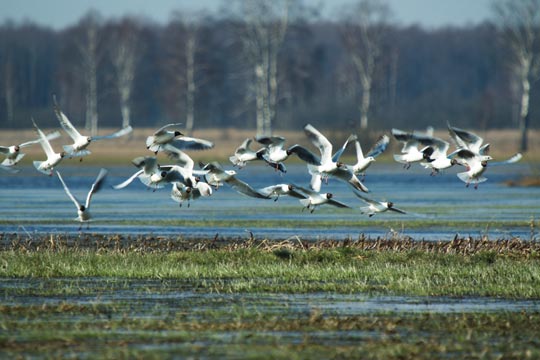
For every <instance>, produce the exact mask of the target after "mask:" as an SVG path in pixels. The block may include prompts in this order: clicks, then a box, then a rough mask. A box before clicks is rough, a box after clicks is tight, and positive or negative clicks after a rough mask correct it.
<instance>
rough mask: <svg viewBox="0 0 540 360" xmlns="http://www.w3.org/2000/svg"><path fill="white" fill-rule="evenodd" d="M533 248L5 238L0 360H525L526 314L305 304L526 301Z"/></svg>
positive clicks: (538, 275) (538, 327)
mask: <svg viewBox="0 0 540 360" xmlns="http://www.w3.org/2000/svg"><path fill="white" fill-rule="evenodd" d="M539 250H540V244H539V243H537V242H526V241H521V240H518V239H514V240H501V241H496V240H494V241H488V240H486V239H485V238H484V239H472V238H457V237H456V238H455V239H454V240H452V241H446V242H424V241H413V240H411V239H407V238H396V239H374V240H371V239H366V238H362V239H358V240H346V241H330V240H328V241H319V242H308V241H302V240H301V239H300V238H296V237H295V238H291V239H287V240H284V241H268V240H257V239H255V238H249V239H236V240H234V239H233V240H231V239H228V240H224V239H220V238H218V237H216V238H213V239H200V240H185V239H182V238H169V237H123V236H120V235H117V236H105V235H95V234H94V235H91V234H84V235H80V236H69V235H66V236H62V235H49V236H44V237H40V238H33V239H29V238H26V237H24V238H22V237H18V236H15V235H13V236H7V235H5V234H4V235H3V236H2V238H1V241H0V278H2V280H3V281H1V282H0V284H1V285H0V287H1V288H2V293H3V300H4V301H3V303H2V304H1V305H0V329H1V331H0V357H2V358H17V357H22V358H27V357H31V358H64V357H73V358H156V359H157V358H159V359H162V358H171V357H176V358H182V357H198V358H200V357H203V358H216V359H217V358H220V359H221V358H231V357H232V358H240V357H241V358H248V359H249V358H253V359H258V358H261V357H264V358H276V359H297V358H298V359H305V358H358V357H362V358H373V359H398V358H399V359H408V358H411V359H412V358H414V359H432V358H441V357H450V358H464V357H467V358H520V359H521V358H537V357H540V351H539V350H538V349H540V340H539V337H538V334H539V333H540V313H538V312H537V311H525V310H523V311H513V312H506V311H496V312H489V311H487V312H482V311H480V312H461V313H430V312H392V311H371V312H369V313H361V314H357V313H352V312H351V313H348V312H346V311H345V312H343V313H341V312H339V311H336V310H328V309H327V310H325V308H324V307H321V308H319V307H317V304H324V302H329V303H331V302H332V301H333V300H332V294H337V293H347V294H351V295H352V296H356V295H358V299H357V301H359V302H361V301H363V300H362V299H363V298H364V299H365V298H366V297H369V296H372V295H392V294H395V295H399V294H402V295H405V296H424V295H429V296H451V297H462V296H473V297H478V296H479V297H482V296H490V297H498V298H506V299H508V300H507V301H512V299H538V298H540V266H539V265H540V252H539ZM19 283H21V284H24V286H19V285H18V284H19ZM301 293H302V294H305V296H306V299H311V297H312V296H315V297H314V298H313V300H308V301H309V303H312V304H313V305H311V306H310V305H308V306H309V308H308V309H307V310H306V309H305V308H303V307H295V304H296V300H294V299H295V298H294V297H295V296H297V295H298V294H301ZM186 294H187V295H186ZM286 294H290V295H286ZM295 294H296V295H295ZM317 294H319V296H320V295H321V294H327V295H328V296H324V295H323V296H322V297H319V298H318V299H320V300H316V299H317V297H316V296H317ZM351 295H347V296H351ZM287 296H290V298H289V300H285V299H286V297H287ZM353 299H356V297H354V298H353ZM418 299H423V298H422V297H420V298H418ZM419 301H421V300H419ZM309 303H308V304H309ZM51 329H54V331H51Z"/></svg>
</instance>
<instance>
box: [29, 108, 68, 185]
mask: <svg viewBox="0 0 540 360" xmlns="http://www.w3.org/2000/svg"><path fill="white" fill-rule="evenodd" d="M32 124H34V129H35V130H36V132H37V133H38V135H39V143H40V145H41V147H42V148H43V151H44V152H45V154H46V155H47V160H44V161H34V162H33V164H34V167H35V168H36V169H37V170H38V171H39V172H42V173H43V174H45V175H49V176H52V171H53V169H54V167H55V166H56V165H58V164H59V163H60V161H62V159H63V158H64V156H65V152H63V151H62V152H60V153H56V152H54V150H53V148H52V146H51V143H50V142H49V140H48V139H47V136H45V134H44V133H43V131H41V129H40V128H38V126H37V125H36V122H35V121H34V119H32Z"/></svg>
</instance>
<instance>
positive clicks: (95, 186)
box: [85, 169, 108, 209]
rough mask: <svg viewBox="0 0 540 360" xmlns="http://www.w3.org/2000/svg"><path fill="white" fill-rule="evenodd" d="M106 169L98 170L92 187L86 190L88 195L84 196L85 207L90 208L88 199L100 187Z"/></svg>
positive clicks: (90, 198) (89, 199)
mask: <svg viewBox="0 0 540 360" xmlns="http://www.w3.org/2000/svg"><path fill="white" fill-rule="evenodd" d="M107 173H108V171H107V170H106V169H101V170H99V174H98V176H97V178H96V180H95V181H94V183H93V184H92V187H91V188H90V191H89V192H88V195H87V196H86V205H85V207H86V208H87V209H88V208H90V201H91V200H92V195H94V194H95V193H97V192H98V191H99V190H100V189H101V188H102V187H103V182H104V180H105V177H106V176H107Z"/></svg>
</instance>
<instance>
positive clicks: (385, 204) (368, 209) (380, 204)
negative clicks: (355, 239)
mask: <svg viewBox="0 0 540 360" xmlns="http://www.w3.org/2000/svg"><path fill="white" fill-rule="evenodd" d="M354 194H355V195H356V196H358V198H360V199H361V200H362V201H363V202H365V203H366V204H367V206H364V207H361V208H360V212H362V214H367V215H369V217H372V216H373V215H375V214H379V213H382V212H385V211H393V212H397V213H400V214H405V211H403V210H400V209H398V208H396V207H395V206H394V203H393V202H391V201H376V200H372V199H370V198H367V197H365V196H363V195H361V194H359V193H357V192H356V191H354Z"/></svg>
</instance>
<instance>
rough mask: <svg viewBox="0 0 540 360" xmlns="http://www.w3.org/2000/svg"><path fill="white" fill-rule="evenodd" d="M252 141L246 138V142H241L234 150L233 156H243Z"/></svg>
mask: <svg viewBox="0 0 540 360" xmlns="http://www.w3.org/2000/svg"><path fill="white" fill-rule="evenodd" d="M252 141H253V139H252V138H247V139H246V140H244V142H242V144H240V146H239V147H237V148H236V150H235V151H234V153H235V154H243V153H245V152H246V151H248V150H249V146H250V145H251V142H252Z"/></svg>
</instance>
